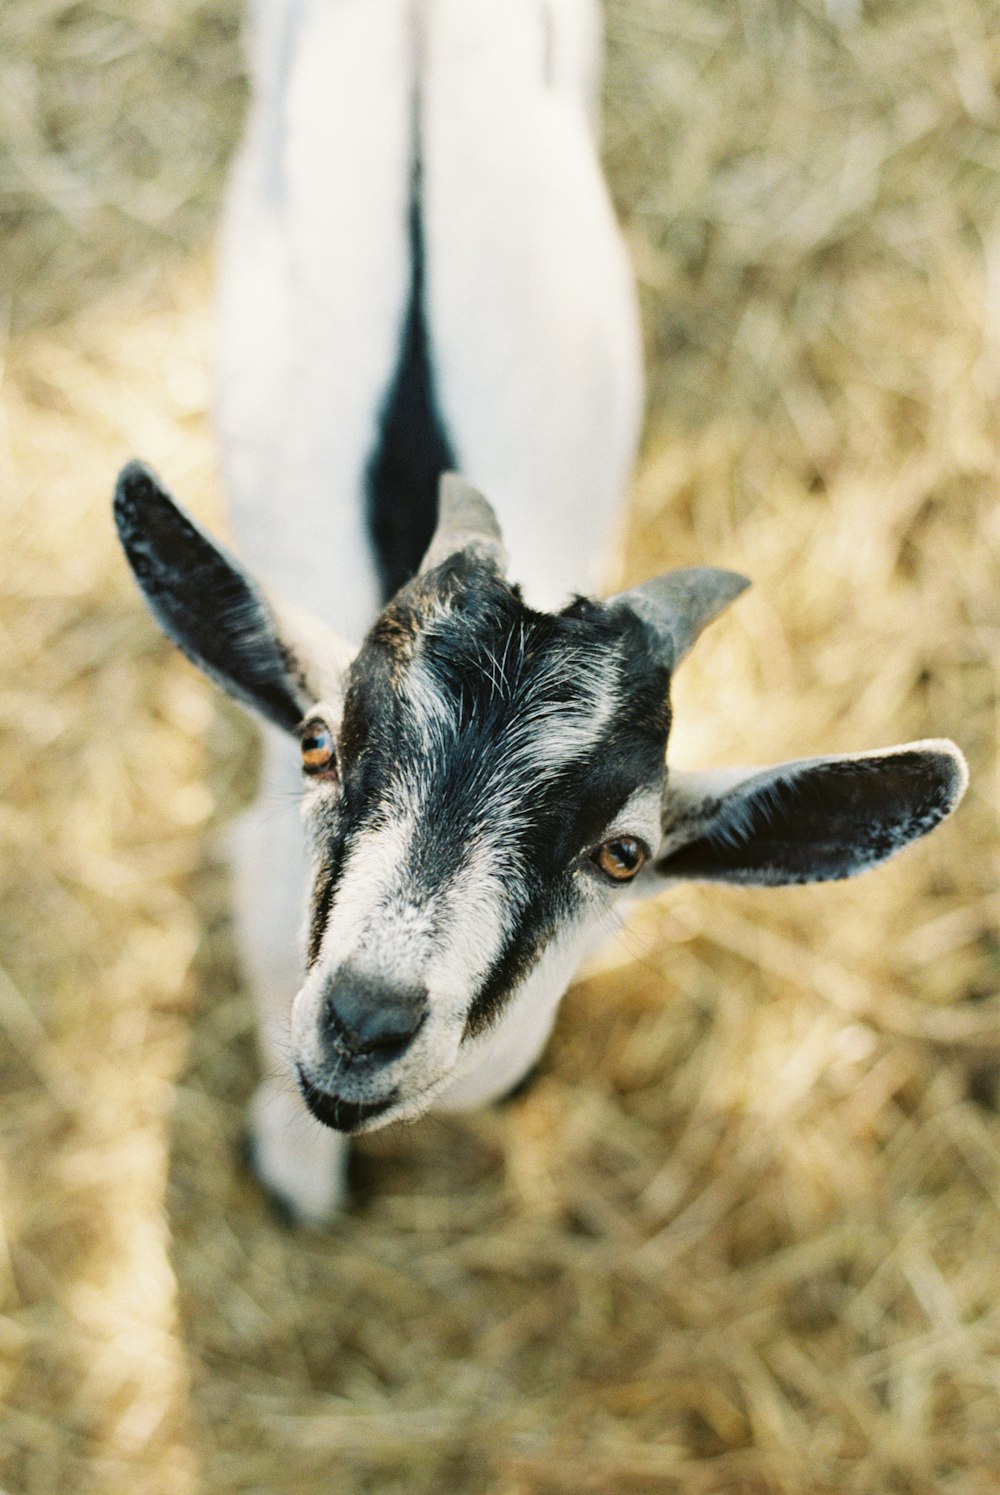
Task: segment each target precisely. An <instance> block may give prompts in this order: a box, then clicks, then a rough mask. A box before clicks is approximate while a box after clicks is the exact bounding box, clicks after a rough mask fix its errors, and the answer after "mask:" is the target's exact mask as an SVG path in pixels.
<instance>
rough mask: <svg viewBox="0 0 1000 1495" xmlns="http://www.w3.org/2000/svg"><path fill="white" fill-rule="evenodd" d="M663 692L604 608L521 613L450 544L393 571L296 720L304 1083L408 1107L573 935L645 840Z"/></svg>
mask: <svg viewBox="0 0 1000 1495" xmlns="http://www.w3.org/2000/svg"><path fill="white" fill-rule="evenodd" d="M668 689H669V671H668V669H667V668H666V666H665V664H664V662H663V660H662V658H660V657H658V650H657V649H656V647H655V642H654V640H653V638H652V636H651V634H650V633H649V630H648V629H647V628H646V626H645V625H644V624H643V623H642V622H641V621H640V619H639V618H638V617H637V615H636V614H635V613H634V612H632V611H631V610H630V609H629V608H628V607H627V606H625V605H624V604H622V605H618V606H604V605H601V604H600V603H595V602H589V601H585V600H582V599H580V600H577V601H576V602H573V603H572V604H570V606H569V607H567V608H566V609H565V610H564V611H563V612H561V613H560V614H558V615H556V616H552V615H548V614H542V613H537V612H533V611H531V610H530V609H529V608H527V607H526V606H525V605H524V603H523V602H522V601H521V600H520V598H519V596H518V594H517V592H516V590H514V589H513V588H511V587H510V586H508V585H507V583H506V582H505V581H503V580H502V578H501V577H500V575H499V574H498V572H497V570H496V568H495V567H494V566H493V565H491V564H490V563H489V562H488V561H484V560H482V559H480V558H478V557H476V556H475V555H467V554H465V553H460V554H458V555H456V556H454V557H452V558H450V559H448V560H446V561H445V562H443V563H442V564H440V565H439V566H437V567H435V568H434V569H432V570H431V571H429V572H428V573H425V574H424V575H421V576H420V577H418V578H416V580H414V581H412V582H411V583H410V584H409V585H408V586H406V587H404V588H403V590H402V591H401V592H400V593H399V594H398V595H397V597H396V598H395V599H394V601H393V602H392V603H390V605H389V606H388V607H387V608H386V610H385V611H384V612H383V614H382V615H381V617H380V618H379V619H378V621H377V623H376V625H375V627H374V628H373V629H372V631H371V633H370V634H369V636H368V638H367V639H366V640H365V643H364V644H363V646H362V648H361V650H360V652H359V654H358V655H357V658H356V659H355V660H354V662H353V664H352V665H351V667H350V670H349V672H348V676H347V681H346V691H345V694H344V698H343V707H342V711H341V712H340V713H336V712H335V711H333V710H328V711H324V710H323V709H321V708H317V709H316V711H315V712H313V713H311V714H310V717H309V720H308V723H307V731H308V732H309V733H310V736H309V738H308V740H309V741H310V742H311V741H315V740H322V741H323V742H324V743H326V742H328V741H329V740H330V738H331V737H332V738H333V739H334V741H335V743H336V748H335V758H334V759H333V760H332V761H331V763H330V765H329V766H328V767H327V768H326V769H325V771H323V772H321V773H319V774H317V775H315V776H313V775H311V774H307V790H306V795H305V815H306V819H307V822H308V825H309V828H310V832H311V841H312V847H313V857H314V866H315V871H314V886H313V896H312V902H311V911H310V922H309V933H308V954H307V964H308V974H307V978H306V982H305V985H304V986H303V988H302V991H301V992H300V993H299V996H298V999H297V1001H296V1004H295V1011H294V1020H293V1021H294V1034H295V1046H296V1052H297V1055H298V1062H299V1065H300V1071H301V1073H302V1076H303V1079H304V1088H305V1093H306V1095H307V1096H310V1095H312V1098H313V1099H314V1102H315V1100H316V1099H317V1096H316V1092H319V1091H326V1092H328V1093H329V1092H331V1091H332V1092H333V1093H335V1094H337V1095H338V1096H339V1097H341V1099H342V1100H343V1099H345V1098H347V1097H350V1099H351V1102H352V1104H362V1103H364V1102H363V1100H362V1098H363V1097H370V1096H377V1097H378V1099H377V1100H376V1101H374V1102H373V1103H374V1104H381V1105H382V1106H383V1108H384V1114H385V1115H386V1116H388V1115H389V1114H390V1111H391V1114H392V1115H393V1116H400V1115H410V1114H413V1113H414V1112H415V1111H416V1110H417V1109H419V1107H420V1106H421V1105H422V1104H423V1103H425V1102H426V1101H427V1100H428V1099H429V1098H431V1097H432V1096H433V1095H434V1094H436V1093H437V1092H438V1091H439V1090H440V1089H441V1088H442V1086H444V1085H446V1084H447V1082H448V1081H449V1079H450V1078H451V1077H452V1075H453V1073H454V1071H455V1065H456V1061H457V1059H458V1056H459V1052H460V1049H461V1048H462V1045H463V1043H465V1044H468V1043H470V1042H473V1041H474V1040H475V1039H476V1038H477V1037H480V1036H481V1035H483V1034H484V1033H486V1032H487V1031H489V1030H491V1029H493V1028H495V1026H496V1025H497V1023H498V1022H499V1021H500V1020H501V1018H502V1015H503V1013H504V1010H505V1008H506V1007H507V1006H508V1004H509V1003H510V1001H511V999H512V998H513V996H514V995H515V993H516V992H517V991H518V990H520V989H521V988H522V987H523V985H524V983H525V981H526V978H527V977H528V975H529V974H530V973H531V972H532V971H534V970H536V969H537V968H538V966H539V964H540V963H541V962H542V961H544V959H545V956H546V953H547V951H548V950H549V947H550V946H551V945H552V944H553V943H555V944H556V945H557V946H558V947H560V954H561V953H562V951H564V950H565V948H566V947H567V946H572V947H573V948H574V949H575V948H576V946H577V945H578V944H579V941H580V938H581V937H584V935H585V932H586V931H587V930H589V928H590V926H591V925H592V924H593V922H594V920H595V918H599V917H600V914H601V913H602V912H603V911H605V910H606V908H607V905H608V901H609V898H611V897H613V895H614V893H615V892H617V891H619V890H620V889H622V888H624V887H625V886H626V885H627V883H628V882H629V881H630V880H631V878H632V877H633V876H634V875H635V874H637V873H638V871H639V870H640V867H641V866H642V864H643V862H644V861H645V860H647V859H648V858H649V857H650V856H651V855H652V854H653V852H654V850H655V849H656V847H657V845H658V843H659V837H660V804H661V799H662V789H663V775H664V751H665V747H666V741H667V733H668V729H669V724H670V713H669V706H668ZM334 765H335V766H334ZM390 1097H392V1098H391V1099H390ZM320 1109H322V1103H321V1104H320ZM347 1110H348V1107H346V1106H344V1105H343V1104H341V1105H340V1106H339V1107H338V1108H337V1110H336V1111H335V1112H333V1113H331V1114H332V1115H334V1117H335V1118H336V1119H337V1120H339V1121H340V1123H341V1124H343V1122H344V1116H345V1111H347Z"/></svg>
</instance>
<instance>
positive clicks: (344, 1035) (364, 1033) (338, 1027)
mask: <svg viewBox="0 0 1000 1495" xmlns="http://www.w3.org/2000/svg"><path fill="white" fill-rule="evenodd" d="M426 1016H427V991H426V988H424V987H418V988H414V989H405V988H400V987H392V986H386V985H385V984H384V983H382V982H379V981H373V980H371V978H369V977H365V976H360V975H357V974H355V973H351V972H346V971H342V972H341V973H340V974H339V975H338V976H336V977H333V978H331V979H330V980H328V981H327V984H326V991H325V993H324V997H323V1008H322V1020H323V1029H324V1038H325V1040H326V1042H327V1043H328V1044H329V1045H330V1046H331V1047H332V1048H333V1050H334V1051H335V1052H336V1053H337V1055H338V1057H341V1058H343V1057H344V1056H345V1055H346V1056H347V1057H348V1058H352V1059H353V1058H362V1057H363V1058H371V1059H376V1060H378V1061H379V1062H381V1063H383V1064H388V1063H389V1061H390V1060H391V1059H397V1058H398V1057H399V1056H400V1054H402V1053H404V1052H405V1050H406V1049H407V1048H408V1047H409V1045H410V1044H411V1043H412V1042H413V1040H414V1038H415V1037H416V1035H417V1032H418V1031H419V1029H420V1028H421V1027H422V1026H423V1022H424V1019H425V1017H426Z"/></svg>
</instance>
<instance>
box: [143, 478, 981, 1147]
mask: <svg viewBox="0 0 1000 1495" xmlns="http://www.w3.org/2000/svg"><path fill="white" fill-rule="evenodd" d="M116 515H117V519H118V525H119V531H120V534H121V537H122V541H123V544H124V546H125V549H126V553H127V555H128V557H129V560H130V562H131V563H132V566H133V569H134V571H135V574H136V576H137V579H138V580H139V582H140V585H141V586H142V588H143V591H144V592H145V595H146V598H147V600H148V602H149V604H150V606H151V608H152V610H153V612H154V613H155V615H156V616H157V618H158V619H159V621H160V622H161V624H162V625H163V627H164V628H165V630H166V631H167V633H168V634H170V636H171V637H172V638H174V639H175V641H176V642H177V643H178V644H180V646H181V647H182V648H183V649H184V650H185V652H187V653H188V654H189V655H190V657H191V658H193V659H194V660H195V662H196V663H198V664H199V665H200V666H201V667H202V668H203V669H204V670H205V671H206V672H207V673H208V674H210V675H211V676H213V677H214V678H215V679H217V680H218V681H219V682H220V683H221V684H222V685H223V686H224V687H225V688H226V689H227V690H228V691H229V692H230V693H231V694H233V695H234V696H236V697H237V698H238V699H240V700H242V701H244V702H246V703H247V704H249V705H251V706H253V707H254V708H256V709H257V710H258V711H259V712H261V713H262V714H263V715H265V716H267V717H269V718H270V719H271V720H272V721H275V722H277V723H278V724H279V725H280V726H282V727H284V728H285V729H286V730H288V731H289V732H295V733H297V734H298V735H299V737H300V740H301V744H302V758H303V769H304V779H305V787H304V795H303V807H304V815H305V820H306V824H307V828H308V834H309V840H310V843H311V848H312V859H313V874H312V890H311V898H310V908H309V915H308V925H307V928H308V936H307V954H306V976H305V980H304V983H303V985H302V988H301V990H300V991H299V993H298V995H297V997H296V998H295V1001H294V1004H293V1009H292V1038H293V1049H294V1058H295V1064H296V1068H297V1071H298V1078H299V1083H300V1087H301V1089H302V1093H303V1095H304V1097H305V1099H306V1101H307V1103H308V1104H309V1106H310V1108H311V1110H312V1111H313V1113H314V1114H315V1115H316V1116H317V1117H318V1118H319V1120H321V1121H323V1122H325V1123H327V1124H328V1125H330V1126H333V1127H336V1128H338V1129H339V1130H343V1131H361V1130H367V1129H372V1128H374V1127H377V1126H380V1125H383V1124H384V1123H385V1122H387V1121H390V1120H398V1119H404V1118H410V1117H413V1116H415V1115H417V1114H419V1113H420V1112H421V1111H423V1110H425V1109H426V1108H427V1106H428V1105H430V1104H431V1102H432V1101H433V1100H435V1099H436V1098H437V1097H439V1096H441V1095H442V1093H443V1092H445V1091H447V1089H448V1088H449V1086H450V1085H452V1084H453V1083H454V1082H455V1081H456V1080H458V1081H460V1080H461V1078H462V1076H463V1074H464V1073H466V1072H467V1071H468V1069H469V1067H470V1065H472V1066H474V1065H476V1064H477V1063H478V1064H482V1063H488V1062H489V1058H490V1049H489V1045H490V1042H491V1036H494V1035H496V1033H497V1032H498V1031H500V1030H502V1029H503V1028H504V1025H505V1022H506V1023H508V1024H510V1023H513V1024H515V1025H516V1024H517V1023H528V1024H530V1023H531V1022H532V1021H533V1020H534V1021H537V1017H534V1018H533V1015H532V1014H533V1012H534V1013H536V1014H537V1011H538V1010H542V1011H543V1013H544V1012H545V1011H548V1012H549V1013H551V1011H552V1010H553V1009H554V1005H555V1002H556V1001H557V1000H558V997H559V996H560V995H561V993H562V991H563V990H564V988H565V986H566V985H567V983H568V981H569V979H570V977H571V975H572V973H573V970H574V968H575V966H576V964H577V962H578V960H579V958H580V955H581V954H582V951H583V949H584V947H585V946H586V944H587V943H588V942H589V940H590V939H591V937H592V935H593V932H594V930H595V926H596V927H599V926H600V923H601V921H602V918H605V919H606V918H607V917H608V915H609V911H610V908H611V905H612V902H613V900H614V899H615V897H616V896H618V895H620V894H621V893H622V892H623V890H625V889H626V888H628V887H630V886H632V887H634V888H637V889H642V890H645V891H651V890H653V889H655V887H656V886H658V885H660V884H661V883H662V881H663V880H664V879H667V880H669V879H675V878H678V877H699V878H709V879H712V878H714V879H717V880H724V881H735V882H744V883H747V882H749V883H766V884H774V883H782V882H785V883H787V882H806V881H816V880H821V879H827V878H835V877H844V876H849V875H851V874H853V873H855V872H858V871H861V870H862V869H863V868H865V867H867V866H871V865H874V864H875V863H876V862H879V861H882V860H884V859H885V858H886V857H887V856H890V855H891V854H892V853H893V852H895V851H896V850H898V849H899V848H900V847H901V846H903V845H905V844H906V843H907V842H908V841H910V840H913V839H914V838H915V837H916V836H918V835H921V834H923V833H924V832H925V831H927V830H929V829H931V827H932V826H933V825H935V824H937V822H938V821H939V820H940V819H941V818H942V817H943V816H944V815H946V814H947V813H948V812H949V811H950V810H951V809H952V808H953V807H954V805H955V804H956V803H957V800H958V798H959V797H960V795H961V793H962V790H963V788H964V782H965V779H964V765H963V763H962V759H961V755H960V754H959V753H958V751H957V749H955V748H954V746H953V745H952V744H950V743H945V742H936V743H923V744H910V745H909V746H906V747H903V748H897V749H891V750H888V751H886V752H880V753H874V754H862V755H857V756H855V757H850V758H828V759H812V760H806V761H803V762H799V763H791V764H785V765H781V766H780V767H777V768H772V769H767V770H763V771H750V770H734V771H726V772H723V773H714V774H707V775H671V777H670V779H669V781H668V780H667V777H666V769H665V750H666V746H667V737H668V733H669V729H670V707H669V687H670V677H671V673H672V671H673V669H674V668H675V667H676V665H677V664H678V663H679V661H680V659H681V658H682V657H683V655H684V654H685V653H686V651H687V649H688V648H689V647H690V645H691V643H693V641H694V639H695V638H696V637H697V635H698V633H699V632H700V631H701V629H702V628H703V627H704V625H705V624H706V623H707V622H709V621H710V620H711V619H712V618H713V617H714V616H715V615H716V614H717V613H718V612H719V611H721V609H722V608H723V607H725V606H726V605H727V604H728V602H730V601H731V600H732V599H733V598H734V597H735V596H736V595H738V594H739V592H740V591H742V589H743V587H744V586H745V585H746V582H745V581H744V580H743V578H741V577H737V576H734V575H733V574H732V573H730V572H721V571H715V570H711V569H709V568H697V569H695V570H692V571H681V572H672V573H669V574H668V575H667V576H665V577H661V578H658V579H657V580H655V581H653V582H650V583H647V584H646V585H645V586H643V587H640V588H637V589H635V590H634V591H632V592H627V593H624V594H622V595H621V596H620V597H618V598H615V599H612V600H611V601H610V602H607V603H599V602H594V601H590V600H587V599H583V598H577V599H576V600H575V601H573V602H571V603H570V604H569V605H568V606H567V607H565V608H564V609H563V610H562V612H560V613H558V614H547V613H539V612H535V611H533V610H531V609H530V608H528V607H527V606H525V604H524V603H523V601H522V600H521V597H520V595H519V593H518V591H517V589H516V587H512V586H511V585H509V584H508V582H507V581H506V580H505V579H504V565H505V559H506V558H505V556H504V554H503V550H502V545H501V542H500V535H499V529H498V527H497V524H496V520H495V518H494V516H493V514H492V511H491V510H490V509H489V506H488V505H487V504H486V503H485V500H483V499H482V498H481V497H480V496H479V495H477V494H475V493H474V491H473V490H471V489H469V488H468V487H467V486H466V485H464V484H463V483H461V482H460V480H457V479H445V480H444V481H443V484H442V495H441V504H440V517H439V526H438V531H437V533H436V535H435V537H434V540H433V541H432V544H431V547H430V550H429V551H428V555H427V558H426V559H425V562H424V566H423V568H422V570H421V572H420V574H419V575H418V576H417V577H415V578H414V579H413V580H412V581H411V582H409V583H408V584H407V585H406V586H404V587H403V589H402V590H401V591H400V592H399V593H397V595H396V597H395V598H394V599H393V600H392V601H391V602H390V604H389V605H388V606H387V607H386V609H385V610H384V611H383V612H382V614H381V615H380V616H379V618H378V619H377V621H376V623H375V625H374V627H373V628H372V630H371V632H370V633H369V635H368V637H367V638H366V639H365V641H364V643H363V644H362V646H361V648H360V650H359V651H358V652H357V653H356V654H354V655H353V656H352V655H351V653H350V651H346V650H345V648H344V646H343V645H342V644H341V643H340V642H339V641H338V640H336V638H334V637H333V636H332V635H329V634H328V633H327V632H326V630H325V628H324V627H323V626H322V625H320V624H317V623H316V622H315V621H314V620H310V619H306V618H304V617H303V616H302V615H301V614H300V613H298V612H297V611H296V610H295V609H294V608H291V607H289V606H288V605H287V604H285V603H281V602H278V601H276V600H275V599H273V598H269V597H268V596H267V595H266V593H264V591H263V590H262V589H261V587H260V586H259V585H258V583H257V582H256V581H255V580H254V579H253V578H251V577H249V576H248V575H247V574H246V573H245V572H244V571H243V570H242V569H241V568H240V567H239V565H238V563H237V562H236V561H235V560H234V559H233V558H232V557H231V556H229V555H227V554H226V553H225V552H224V551H223V550H221V549H220V547H219V546H218V545H217V544H216V543H215V542H214V541H213V540H212V539H211V538H210V537H209V536H208V535H206V534H205V533H204V531H202V530H201V529H199V528H198V526H197V525H196V524H195V523H194V521H193V520H191V519H190V517H189V516H187V515H186V514H185V513H184V512H183V510H181V509H180V508H179V507H178V506H177V505H176V504H175V503H174V502H173V500H172V499H170V498H169V496H168V495H167V494H166V493H165V492H164V490H163V489H162V488H161V487H160V486H159V484H158V483H157V481H156V479H155V478H154V477H153V476H152V474H151V473H149V472H148V470H147V469H145V468H142V467H140V466H139V465H138V464H132V465H131V466H130V467H129V468H127V469H126V470H125V472H124V473H123V474H122V477H121V479H120V480H119V487H118V494H117V499H116Z"/></svg>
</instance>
